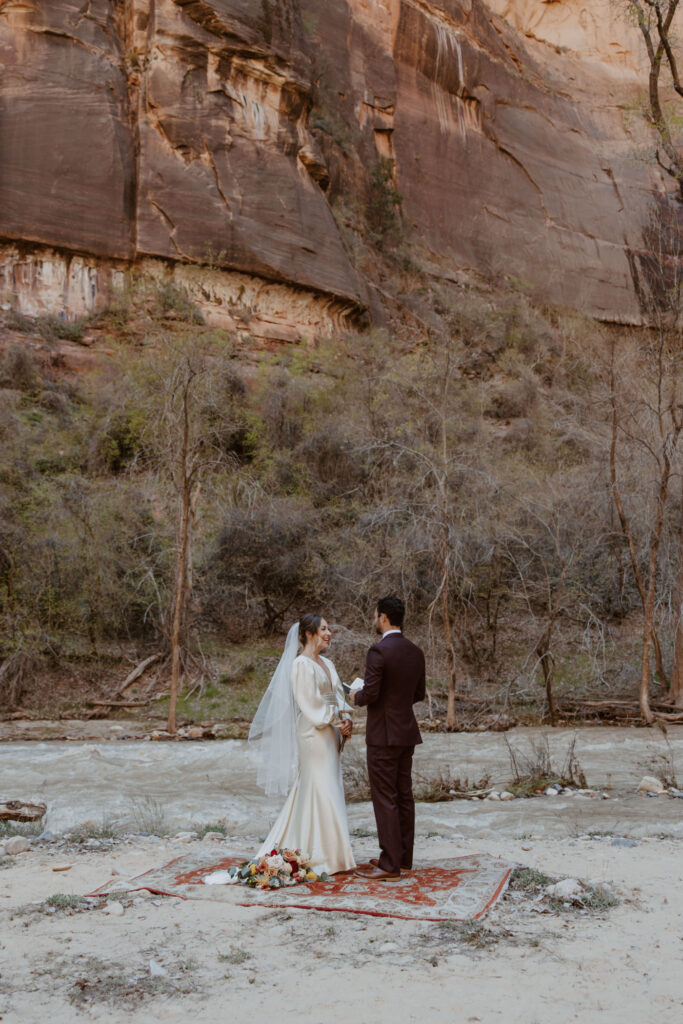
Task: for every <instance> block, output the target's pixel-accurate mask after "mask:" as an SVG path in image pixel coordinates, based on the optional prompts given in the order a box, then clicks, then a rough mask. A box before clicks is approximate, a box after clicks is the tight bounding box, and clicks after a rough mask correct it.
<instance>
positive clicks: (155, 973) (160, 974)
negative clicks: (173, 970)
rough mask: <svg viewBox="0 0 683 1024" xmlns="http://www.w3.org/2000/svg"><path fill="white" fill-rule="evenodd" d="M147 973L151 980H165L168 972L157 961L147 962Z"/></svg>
mask: <svg viewBox="0 0 683 1024" xmlns="http://www.w3.org/2000/svg"><path fill="white" fill-rule="evenodd" d="M149 973H150V975H151V976H152V977H153V978H166V977H167V976H168V971H167V970H166V968H165V967H162V966H161V964H160V963H159V962H158V961H157V960H150V961H149Z"/></svg>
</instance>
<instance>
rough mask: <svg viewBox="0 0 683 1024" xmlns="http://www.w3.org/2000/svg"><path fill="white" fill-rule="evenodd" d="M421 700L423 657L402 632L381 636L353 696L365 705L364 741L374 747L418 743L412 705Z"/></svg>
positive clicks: (418, 736)
mask: <svg viewBox="0 0 683 1024" xmlns="http://www.w3.org/2000/svg"><path fill="white" fill-rule="evenodd" d="M424 698H425V656H424V654H423V653H422V651H421V650H420V648H419V647H418V646H417V645H416V644H414V643H412V642H411V641H410V640H407V639H406V638H405V637H404V636H403V634H402V633H390V634H389V636H386V637H383V638H382V640H380V641H379V642H378V643H376V644H375V645H374V646H373V647H371V648H370V650H369V651H368V653H367V657H366V659H365V680H364V686H363V689H362V690H358V691H357V693H356V695H355V701H356V704H357V705H359V706H360V707H362V706H363V705H367V709H368V721H367V725H366V727H365V741H366V743H367V744H368V746H375V747H387V746H388V747H409V746H414V745H415V744H416V743H422V737H421V736H420V730H419V728H418V726H417V721H416V719H415V713H414V711H413V704H415V703H416V702H417V701H420V700H424Z"/></svg>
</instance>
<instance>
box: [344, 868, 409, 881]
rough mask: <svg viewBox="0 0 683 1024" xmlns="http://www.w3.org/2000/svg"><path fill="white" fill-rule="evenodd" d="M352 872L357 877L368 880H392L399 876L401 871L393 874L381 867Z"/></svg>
mask: <svg viewBox="0 0 683 1024" xmlns="http://www.w3.org/2000/svg"><path fill="white" fill-rule="evenodd" d="M354 874H356V875H358V877H359V878H367V880H368V881H369V882H394V881H395V880H396V879H397V878H400V877H401V872H400V871H399V872H398V873H397V874H394V873H393V872H391V871H382V869H381V868H370V870H369V871H360V870H357V871H355V872H354Z"/></svg>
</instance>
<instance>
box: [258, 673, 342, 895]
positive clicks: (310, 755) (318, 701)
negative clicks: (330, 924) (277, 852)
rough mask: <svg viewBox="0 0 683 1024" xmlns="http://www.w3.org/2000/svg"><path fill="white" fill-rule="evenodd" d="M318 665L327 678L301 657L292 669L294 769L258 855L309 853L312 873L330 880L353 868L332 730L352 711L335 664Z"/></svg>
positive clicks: (339, 769) (339, 764)
mask: <svg viewBox="0 0 683 1024" xmlns="http://www.w3.org/2000/svg"><path fill="white" fill-rule="evenodd" d="M321 660H322V661H324V662H325V665H326V667H327V670H328V672H329V677H328V675H327V672H325V670H324V669H323V668H321V667H320V665H318V664H317V663H316V662H315V661H313V659H312V658H309V657H307V656H306V655H304V654H300V655H299V656H298V657H297V658H295V659H294V663H293V665H292V675H291V680H292V692H293V694H294V700H295V702H296V708H297V717H296V742H297V748H298V753H299V770H298V774H297V777H296V780H295V782H294V785H293V787H292V789H291V790H290V793H289V796H288V797H287V800H286V801H285V804H284V807H283V808H282V810H281V811H280V814H279V816H278V818H277V821H276V822H275V824H274V825H273V827H272V829H271V830H270V833H269V835H268V838H267V839H266V841H265V842H264V843H263V845H262V847H261V848H260V850H259V851H258V856H259V857H261V856H263V855H264V854H266V853H270V851H271V850H273V849H282V848H289V849H292V850H300V851H301V852H302V853H304V854H309V856H310V857H311V866H312V868H313V870H314V871H316V872H317V873H318V874H320V873H321V872H323V871H325V872H327V874H329V875H333V874H335V873H336V872H337V871H349V870H351V869H353V868H355V866H356V862H355V860H354V859H353V854H352V852H351V841H350V839H349V826H348V821H347V817H346V801H345V799H344V786H343V783H342V773H341V758H340V751H339V740H340V737H339V732H338V731H337V730H336V728H335V726H338V725H340V723H341V722H342V720H343V719H344V718H350V717H351V714H352V709H351V708H350V707H349V705H348V704H347V703H346V701H345V700H344V690H343V688H342V685H341V682H340V679H339V676H338V675H337V670H336V669H335V667H334V665H333V664H332V662H331V661H329V659H327V658H322V659H321Z"/></svg>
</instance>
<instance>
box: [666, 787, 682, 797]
mask: <svg viewBox="0 0 683 1024" xmlns="http://www.w3.org/2000/svg"><path fill="white" fill-rule="evenodd" d="M669 793H670V794H671V796H677V797H678V798H679V800H680V799H681V798H683V790H680V789H674V788H673V786H672V787H671V789H670V790H669Z"/></svg>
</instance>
